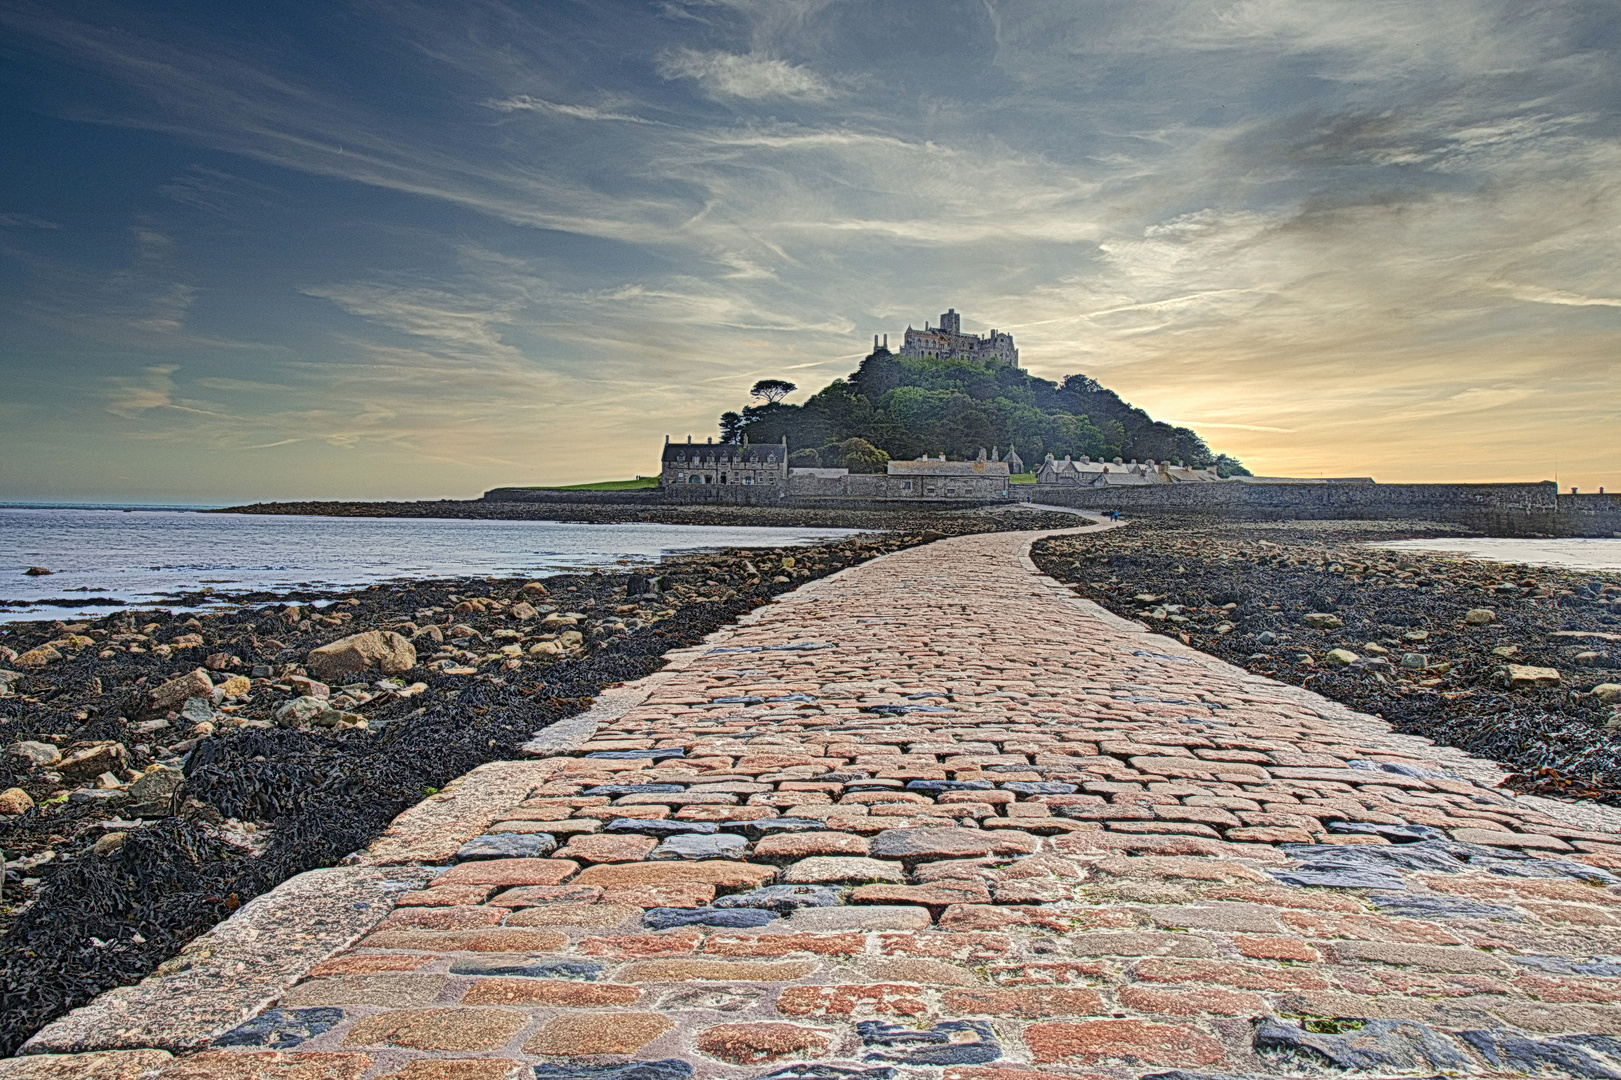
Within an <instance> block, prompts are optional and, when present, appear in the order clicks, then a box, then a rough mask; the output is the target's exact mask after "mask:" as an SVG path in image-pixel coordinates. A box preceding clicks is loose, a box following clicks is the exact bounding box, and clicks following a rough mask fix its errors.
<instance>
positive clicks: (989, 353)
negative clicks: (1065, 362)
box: [873, 308, 1019, 370]
mask: <svg viewBox="0 0 1621 1080" xmlns="http://www.w3.org/2000/svg"><path fill="white" fill-rule="evenodd" d="M880 349H882V351H883V353H884V354H888V353H889V338H888V336H887V335H886V336H885V338H884V344H883V345H882V346H880V345H879V344H878V340H877V339H876V338H874V339H873V352H874V353H875V354H876V353H878V352H879V350H880ZM899 355H901V356H917V357H924V358H927V359H933V360H983V361H989V362H990V363H993V364H1004V365H1006V366H1008V367H1011V368H1014V369H1015V370H1017V369H1018V367H1019V350H1018V349H1017V348H1015V347H1014V344H1013V335H1012V334H1004V333H1002V332H1001V331H999V330H992V331H991V332H990V333H989V334H987V335H985V336H984V337H980V336H979V335H978V334H965V333H963V332H962V316H961V315H959V314H957V309H956V308H951V309H949V310H947V311H946V313H945V314H944V315H941V316H940V325H939V326H930V325H929V324H928V323H927V322H925V323H924V324H923V329H921V330H914V329H912V328H911V327H910V326H908V327H907V328H906V342H905V344H903V345H902V346H901V351H900V354H899Z"/></svg>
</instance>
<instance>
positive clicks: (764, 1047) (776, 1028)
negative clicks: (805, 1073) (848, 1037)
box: [694, 1023, 834, 1065]
mask: <svg viewBox="0 0 1621 1080" xmlns="http://www.w3.org/2000/svg"><path fill="white" fill-rule="evenodd" d="M833 1040H834V1034H833V1032H831V1031H828V1030H825V1029H820V1028H811V1027H804V1026H801V1025H799V1024H777V1023H753V1024H717V1025H715V1026H714V1027H712V1028H707V1029H706V1030H704V1031H702V1032H700V1033H699V1035H698V1038H697V1039H696V1040H695V1042H694V1045H695V1046H696V1047H697V1048H698V1051H699V1053H703V1054H707V1055H709V1056H710V1057H713V1058H719V1059H720V1060H721V1061H725V1062H728V1063H729V1064H732V1065H762V1064H766V1063H768V1062H773V1061H781V1060H783V1059H784V1058H788V1057H811V1058H815V1057H821V1056H822V1055H824V1054H825V1053H827V1050H828V1048H829V1047H830V1046H831V1045H832V1044H833Z"/></svg>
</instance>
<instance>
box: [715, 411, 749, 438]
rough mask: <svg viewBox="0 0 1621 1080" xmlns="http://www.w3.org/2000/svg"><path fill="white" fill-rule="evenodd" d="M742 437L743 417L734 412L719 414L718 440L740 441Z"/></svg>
mask: <svg viewBox="0 0 1621 1080" xmlns="http://www.w3.org/2000/svg"><path fill="white" fill-rule="evenodd" d="M742 439H743V418H742V417H741V416H739V415H738V414H737V413H735V412H723V413H721V414H720V441H721V442H723V443H735V442H741V441H742Z"/></svg>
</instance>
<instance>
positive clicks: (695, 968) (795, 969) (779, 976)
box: [619, 959, 816, 983]
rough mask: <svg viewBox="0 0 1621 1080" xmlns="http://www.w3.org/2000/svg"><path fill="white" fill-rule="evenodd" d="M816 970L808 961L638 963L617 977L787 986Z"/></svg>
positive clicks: (632, 980)
mask: <svg viewBox="0 0 1621 1080" xmlns="http://www.w3.org/2000/svg"><path fill="white" fill-rule="evenodd" d="M815 970H816V964H815V962H814V961H810V960H784V961H778V962H775V963H772V962H767V961H755V960H697V959H690V960H689V959H682V960H638V961H636V962H634V963H631V964H627V965H626V966H625V967H624V968H623V969H622V970H621V971H620V973H619V977H620V978H622V979H624V980H625V981H626V982H631V983H651V982H687V981H690V980H694V979H702V980H704V981H708V982H790V981H792V980H794V979H803V978H804V977H805V976H807V975H809V974H810V973H811V972H813V971H815Z"/></svg>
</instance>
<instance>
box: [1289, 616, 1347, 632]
mask: <svg viewBox="0 0 1621 1080" xmlns="http://www.w3.org/2000/svg"><path fill="white" fill-rule="evenodd" d="M1300 621H1301V622H1303V623H1305V624H1306V625H1307V626H1309V627H1311V628H1312V629H1313V630H1338V629H1339V628H1340V627H1342V626H1344V625H1345V620H1344V619H1342V618H1340V617H1339V616H1338V615H1334V614H1331V613H1329V612H1326V611H1314V612H1312V613H1311V614H1309V615H1302V616H1301V617H1300Z"/></svg>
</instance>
